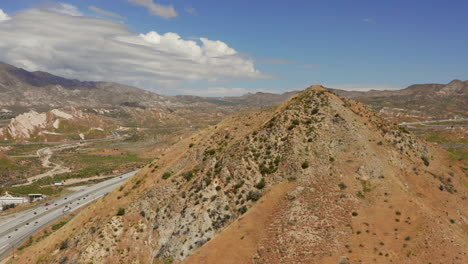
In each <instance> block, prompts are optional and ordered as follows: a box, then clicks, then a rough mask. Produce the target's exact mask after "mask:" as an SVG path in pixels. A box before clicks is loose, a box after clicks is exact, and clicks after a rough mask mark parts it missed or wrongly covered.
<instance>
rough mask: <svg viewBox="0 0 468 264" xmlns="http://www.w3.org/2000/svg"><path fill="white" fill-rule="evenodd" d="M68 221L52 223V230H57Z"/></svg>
mask: <svg viewBox="0 0 468 264" xmlns="http://www.w3.org/2000/svg"><path fill="white" fill-rule="evenodd" d="M66 223H68V221H61V222H59V223H57V224H55V225H52V230H54V231H55V230H59V229H60V228H61V227H62V226H64V225H65V224H66Z"/></svg>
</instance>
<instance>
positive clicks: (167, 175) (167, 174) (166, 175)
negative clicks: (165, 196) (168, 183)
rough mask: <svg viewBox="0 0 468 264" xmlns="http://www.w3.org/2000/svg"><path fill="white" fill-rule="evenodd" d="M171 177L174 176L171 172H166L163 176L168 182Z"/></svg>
mask: <svg viewBox="0 0 468 264" xmlns="http://www.w3.org/2000/svg"><path fill="white" fill-rule="evenodd" d="M171 175H172V173H171V172H169V171H166V172H165V173H164V174H163V175H162V178H163V179H164V180H167V179H169V177H171Z"/></svg>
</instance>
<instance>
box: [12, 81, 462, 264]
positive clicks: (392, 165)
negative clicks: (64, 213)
mask: <svg viewBox="0 0 468 264" xmlns="http://www.w3.org/2000/svg"><path fill="white" fill-rule="evenodd" d="M441 157H442V156H440V153H438V151H437V150H435V149H433V148H431V147H430V146H428V145H426V144H425V143H424V142H421V141H419V140H416V139H415V138H414V137H413V136H412V135H411V134H409V133H408V132H407V131H405V130H404V129H403V128H401V127H398V126H396V125H394V124H391V123H389V122H386V121H385V120H383V119H382V118H380V117H379V116H377V115H376V114H375V113H374V112H372V111H370V110H368V109H367V108H366V107H365V106H364V105H362V104H360V103H356V102H354V101H350V100H343V99H341V98H339V97H337V96H336V95H334V94H332V93H330V92H329V91H327V90H326V89H324V88H323V87H320V86H314V87H311V88H309V89H307V90H306V91H304V92H302V93H300V94H298V95H297V96H295V97H293V98H292V99H290V100H288V101H287V102H286V103H284V104H282V105H280V106H279V107H277V108H276V109H273V110H269V111H262V112H258V113H252V114H244V115H240V116H237V117H232V118H228V119H226V120H225V121H223V122H222V123H220V124H218V125H217V126H216V127H211V128H208V129H206V130H203V131H202V132H200V133H199V134H198V135H196V136H193V137H191V138H188V139H186V140H183V141H181V142H180V143H178V144H177V145H175V146H173V147H172V148H170V149H169V150H168V151H166V152H165V155H164V156H163V157H161V159H159V160H156V161H154V162H153V163H151V164H150V165H148V166H147V167H146V168H144V169H143V170H142V171H141V172H140V173H138V174H137V175H136V176H134V177H133V178H132V179H130V180H129V181H128V182H127V183H125V184H124V185H123V186H122V187H121V188H119V189H117V190H115V191H114V192H112V193H110V194H109V195H107V196H106V197H104V198H103V199H101V200H99V201H97V202H96V203H95V204H93V205H91V206H90V207H88V208H86V209H84V210H83V212H81V213H80V215H78V216H77V217H76V218H75V219H73V220H72V221H71V222H70V223H69V224H67V225H66V226H64V227H63V228H62V229H60V231H58V232H57V233H55V234H52V235H50V236H49V237H47V238H46V239H45V241H43V242H41V243H38V244H36V245H33V246H31V247H29V248H27V249H25V251H23V253H22V255H21V256H20V258H19V260H17V261H18V263H28V262H36V261H37V259H38V258H40V259H41V261H43V263H56V262H57V261H58V260H59V258H60V257H62V256H67V258H68V259H69V260H70V261H77V262H80V263H89V262H94V263H160V261H163V260H164V261H172V260H174V261H176V262H179V261H186V263H291V264H292V263H317V264H318V263H330V264H332V263H333V264H336V263H337V262H338V261H342V260H352V261H354V262H356V263H358V262H363V263H368V262H372V261H373V259H378V260H379V261H380V262H384V261H385V262H387V261H392V262H394V263H427V262H429V261H434V262H439V261H443V260H447V259H449V260H450V261H452V262H457V260H461V262H463V258H466V257H465V256H463V255H462V254H461V252H463V250H464V249H465V248H466V246H468V245H467V242H466V241H468V240H467V239H466V233H464V231H463V226H464V225H466V219H468V216H467V215H466V212H464V211H460V210H459V207H458V206H459V205H458V204H459V203H460V202H461V201H462V200H463V197H465V196H466V190H465V189H464V188H463V186H462V185H461V183H460V181H461V178H462V173H463V172H462V171H461V170H460V169H458V168H457V167H456V166H452V167H450V168H449V167H447V166H446V165H443V164H444V163H446V161H445V160H440V161H439V159H441ZM431 173H432V174H434V175H440V176H437V177H433V176H431ZM447 175H449V176H447ZM448 178H450V179H448ZM441 186H442V187H441ZM441 189H442V190H443V191H441ZM119 208H124V209H125V214H124V215H116V212H117V211H118V209H119ZM396 211H397V213H396ZM447 216H450V217H451V218H453V219H456V220H454V221H455V223H458V222H460V223H459V224H456V225H455V224H451V225H449V224H447V223H448V222H447V221H448V219H447ZM395 218H397V219H398V221H396V220H394V219H395ZM436 219H439V220H437V221H436ZM442 219H443V220H442ZM400 220H401V223H400ZM403 221H404V222H405V223H403ZM75 230H81V232H80V233H77V232H76V231H75ZM93 230H94V231H93ZM361 233H363V234H361ZM65 239H68V241H70V242H72V243H71V244H73V245H74V246H73V247H70V248H68V249H65V250H61V251H59V250H57V248H58V245H59V244H60V242H61V241H63V240H65ZM402 241H405V242H402ZM427 241H431V242H430V243H433V245H437V246H438V247H439V250H437V251H435V250H428V248H427V247H428V246H427V244H425V243H427ZM444 241H453V242H450V243H449V242H444ZM402 243H405V244H406V246H403V245H402ZM431 245H432V244H431ZM196 249H198V250H197V251H196ZM54 250H56V251H54ZM408 250H411V251H410V256H407V255H408ZM49 252H54V253H53V254H49ZM380 252H381V253H382V254H380ZM465 260H466V259H465ZM354 262H353V263H354Z"/></svg>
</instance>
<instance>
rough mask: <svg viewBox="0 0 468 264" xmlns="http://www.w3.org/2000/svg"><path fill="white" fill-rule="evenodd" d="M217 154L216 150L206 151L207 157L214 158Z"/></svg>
mask: <svg viewBox="0 0 468 264" xmlns="http://www.w3.org/2000/svg"><path fill="white" fill-rule="evenodd" d="M215 153H216V149H209V150H206V151H205V155H211V156H213V155H214V154H215Z"/></svg>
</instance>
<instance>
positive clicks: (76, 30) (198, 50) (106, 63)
mask: <svg viewBox="0 0 468 264" xmlns="http://www.w3.org/2000/svg"><path fill="white" fill-rule="evenodd" d="M0 36H2V37H1V38H0V60H2V61H5V62H8V63H12V64H14V65H16V66H19V67H23V68H26V69H27V70H30V71H34V70H42V71H47V72H51V73H53V74H56V75H60V76H64V77H68V78H78V79H81V80H104V81H115V82H123V83H129V84H136V83H137V82H138V83H139V84H141V85H143V86H144V87H145V88H149V87H175V86H177V85H180V84H182V83H185V82H187V81H188V82H190V81H202V82H206V81H208V82H219V81H223V82H225V81H230V80H231V81H232V80H247V79H257V78H266V77H268V76H266V75H264V74H262V73H260V72H259V71H257V70H256V68H255V66H254V63H253V60H252V59H249V58H246V57H243V56H241V55H240V54H239V53H237V51H236V50H234V49H233V48H231V47H229V46H228V45H227V44H226V43H224V42H222V41H219V40H209V39H207V38H199V39H195V40H193V39H190V40H187V39H183V38H182V37H181V36H179V35H178V34H176V33H171V32H169V33H165V34H159V33H158V32H156V31H151V32H148V33H144V34H138V33H135V32H131V31H129V29H128V28H127V26H126V25H125V24H123V23H118V22H114V21H110V20H104V19H97V18H91V17H86V16H81V17H76V16H72V15H66V14H64V13H63V12H61V13H59V12H56V11H51V10H50V9H28V10H24V11H20V12H16V13H15V14H14V15H12V17H11V19H9V20H6V21H3V22H1V23H0Z"/></svg>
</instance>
